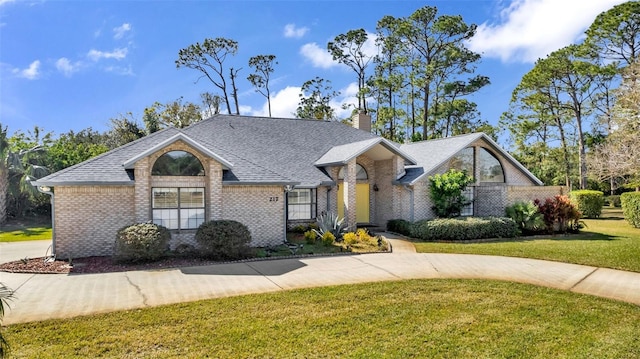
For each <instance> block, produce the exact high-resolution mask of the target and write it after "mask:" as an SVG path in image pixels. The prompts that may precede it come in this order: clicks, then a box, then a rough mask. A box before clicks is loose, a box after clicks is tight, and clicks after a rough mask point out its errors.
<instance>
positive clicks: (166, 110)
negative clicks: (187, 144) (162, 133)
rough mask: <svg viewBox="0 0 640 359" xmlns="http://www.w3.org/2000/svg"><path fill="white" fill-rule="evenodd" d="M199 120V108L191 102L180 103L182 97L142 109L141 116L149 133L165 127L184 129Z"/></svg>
mask: <svg viewBox="0 0 640 359" xmlns="http://www.w3.org/2000/svg"><path fill="white" fill-rule="evenodd" d="M201 120H202V111H201V109H200V106H198V105H196V104H194V103H191V102H186V103H182V97H181V98H179V99H177V100H175V101H172V102H168V103H166V104H161V103H159V102H155V103H154V104H153V105H151V106H150V107H147V108H145V109H144V116H143V121H144V124H145V127H146V128H147V131H148V132H149V133H153V132H157V131H159V130H161V129H163V128H166V127H176V128H185V127H187V126H189V125H192V124H194V123H196V122H198V121H201Z"/></svg>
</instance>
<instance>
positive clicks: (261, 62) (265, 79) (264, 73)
mask: <svg viewBox="0 0 640 359" xmlns="http://www.w3.org/2000/svg"><path fill="white" fill-rule="evenodd" d="M277 64H278V62H277V61H276V55H258V56H254V57H252V58H250V59H249V66H251V67H252V68H254V70H255V72H254V73H253V74H251V75H249V76H248V77H247V80H249V82H251V84H252V85H253V87H255V88H256V91H257V92H258V93H260V94H261V95H262V96H264V97H265V98H266V99H267V106H268V107H269V117H271V89H270V88H269V79H270V77H271V74H272V73H273V71H274V68H273V66H274V65H277Z"/></svg>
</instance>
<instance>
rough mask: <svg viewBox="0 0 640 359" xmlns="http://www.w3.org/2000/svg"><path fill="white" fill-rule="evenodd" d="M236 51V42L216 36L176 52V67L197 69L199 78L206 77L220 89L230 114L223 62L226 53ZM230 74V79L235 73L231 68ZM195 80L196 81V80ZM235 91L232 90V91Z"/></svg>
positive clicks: (232, 53)
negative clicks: (199, 74) (200, 74)
mask: <svg viewBox="0 0 640 359" xmlns="http://www.w3.org/2000/svg"><path fill="white" fill-rule="evenodd" d="M237 52H238V43H237V42H236V41H234V40H231V39H226V38H222V37H216V38H215V39H204V41H203V42H202V44H200V43H199V42H196V43H195V44H192V45H189V46H188V47H186V48H184V49H181V50H180V51H179V52H178V59H177V60H176V67H177V68H180V67H187V68H190V69H195V70H198V71H200V72H201V73H202V76H200V77H199V78H198V80H200V79H201V78H203V77H206V78H207V79H208V80H209V81H211V83H212V84H214V85H215V86H216V87H217V88H218V89H220V91H222V98H223V99H224V102H225V105H226V106H227V111H228V112H229V114H230V115H231V105H230V104H229V93H228V90H227V79H226V77H225V70H224V66H223V65H224V62H225V60H226V59H227V56H228V55H232V56H233V55H235V54H236V53H237ZM230 74H231V76H232V79H233V78H234V77H235V75H236V74H237V71H236V72H235V73H234V70H233V68H231V71H230ZM198 80H196V82H198ZM235 92H236V91H235V90H234V93H235ZM236 114H239V113H238V102H237V97H236Z"/></svg>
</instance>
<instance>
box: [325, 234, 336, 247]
mask: <svg viewBox="0 0 640 359" xmlns="http://www.w3.org/2000/svg"><path fill="white" fill-rule="evenodd" d="M321 238H322V244H323V245H324V246H325V247H329V246H330V245H332V244H333V241H335V240H336V237H335V236H334V235H333V233H331V232H324V234H322V237H321Z"/></svg>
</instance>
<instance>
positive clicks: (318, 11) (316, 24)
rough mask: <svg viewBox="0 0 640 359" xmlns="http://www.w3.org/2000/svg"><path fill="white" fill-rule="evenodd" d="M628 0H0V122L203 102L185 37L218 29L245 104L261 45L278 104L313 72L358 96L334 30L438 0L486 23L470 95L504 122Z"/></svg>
mask: <svg viewBox="0 0 640 359" xmlns="http://www.w3.org/2000/svg"><path fill="white" fill-rule="evenodd" d="M622 2H624V1H620V0H562V1H559V0H512V1H508V0H441V1H408V0H407V1H403V0H397V1H381V0H380V1H357V0H352V1H321V0H316V1H293V0H290V1H180V2H179V1H168V0H165V1H29V0H25V1H20V0H0V123H1V124H2V125H3V126H8V127H9V133H13V132H15V131H16V130H22V131H23V132H26V131H27V130H31V129H32V128H33V127H34V126H39V127H42V128H44V130H45V131H52V132H54V133H55V134H57V135H58V134H61V133H65V132H68V131H69V130H73V131H79V130H82V129H84V128H88V127H92V128H93V129H95V130H98V131H104V130H106V129H108V125H109V119H110V118H115V117H118V116H119V115H120V114H125V113H127V112H131V113H133V115H134V118H136V119H141V116H142V113H143V110H144V108H145V107H148V106H150V105H152V104H153V103H154V102H155V101H159V102H161V103H166V102H169V101H173V100H176V99H178V98H180V97H182V98H183V99H184V100H185V101H192V102H196V103H200V99H199V94H200V93H202V92H204V91H210V92H216V88H214V86H213V85H212V84H211V83H209V82H207V81H205V80H201V81H199V82H198V83H195V81H196V80H197V79H198V77H199V73H198V72H197V71H196V70H191V69H186V68H182V69H176V67H175V60H176V58H177V54H178V51H179V50H180V49H181V48H184V47H187V46H188V45H190V44H192V43H195V42H198V41H202V40H204V39H205V38H215V37H225V38H231V39H233V40H235V41H237V42H238V44H239V51H238V54H237V55H236V56H235V57H233V58H229V60H228V61H227V62H225V66H229V67H230V66H233V67H234V68H240V67H241V68H242V70H241V71H240V73H239V79H240V81H239V82H238V89H239V102H240V106H241V113H242V114H246V115H266V114H267V110H266V99H265V98H264V97H263V96H262V95H260V94H258V93H256V92H255V91H254V90H253V88H252V87H251V85H250V84H249V82H248V81H246V77H247V76H248V75H249V74H250V73H251V70H250V68H249V66H248V65H247V62H248V60H249V58H250V57H251V56H255V55H259V54H273V55H276V57H277V61H278V65H276V68H275V72H274V74H273V75H272V85H271V91H272V107H273V113H274V116H279V117H292V116H291V113H292V112H293V111H295V108H296V106H297V103H298V94H299V92H300V86H301V85H302V84H303V83H304V82H305V81H307V80H310V79H313V78H314V77H316V76H319V77H321V78H324V79H327V80H330V81H331V85H332V87H333V89H334V90H336V91H339V92H340V93H341V96H340V97H339V98H338V99H336V103H335V106H336V108H338V107H339V105H340V104H341V103H344V102H349V101H354V100H355V99H354V98H353V96H354V94H355V91H356V89H357V86H356V77H355V74H354V73H353V72H352V71H351V70H350V69H347V68H346V67H344V66H343V65H340V64H337V63H335V62H333V61H332V60H331V57H330V56H329V55H328V53H326V50H325V49H326V45H327V42H328V41H330V40H332V39H333V38H334V37H335V36H336V35H339V34H342V33H346V32H347V31H349V30H352V29H358V28H364V29H365V30H367V31H368V32H370V33H372V34H373V33H375V27H376V23H377V21H378V20H379V19H381V18H382V17H383V16H385V15H391V16H394V17H406V16H409V15H410V14H411V13H412V12H414V11H415V10H416V9H418V8H420V7H423V6H426V5H429V6H436V7H437V8H438V11H439V14H450V15H462V17H463V18H464V20H465V21H466V22H467V23H475V24H477V25H478V26H479V28H478V32H477V34H476V36H475V37H474V39H473V40H472V42H471V43H470V45H469V46H470V47H471V48H472V49H473V50H475V51H476V52H479V53H481V54H483V58H482V62H481V63H480V65H479V66H478V70H477V73H478V74H482V75H486V76H489V78H490V80H491V85H489V86H487V87H485V88H484V89H482V90H481V91H480V92H479V93H478V94H476V95H474V96H473V97H472V98H471V99H472V100H473V101H475V102H476V103H478V108H479V110H480V112H481V114H482V117H483V119H485V120H487V121H489V122H490V123H492V124H496V123H497V121H498V118H499V116H500V114H501V113H502V112H503V111H505V110H507V108H508V104H509V99H510V96H511V92H512V91H513V89H514V88H515V86H516V85H517V84H518V83H519V81H520V79H521V77H522V75H524V74H525V73H526V72H527V71H529V70H530V69H531V68H532V66H533V63H534V62H535V60H536V59H538V58H541V57H544V56H546V55H547V54H548V53H550V52H551V51H554V50H556V49H558V48H561V47H564V46H566V45H568V44H570V43H574V42H578V41H580V39H581V38H582V37H583V33H584V30H585V29H586V28H587V27H588V26H589V25H590V24H591V22H592V21H593V20H594V18H595V16H597V15H598V14H599V13H601V12H602V11H606V10H608V9H609V8H611V7H612V6H614V5H616V4H619V3H622ZM371 49H372V50H371V51H374V50H373V46H371ZM371 70H372V69H371ZM339 112H340V111H339ZM340 113H341V112H340ZM341 114H342V113H341Z"/></svg>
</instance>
